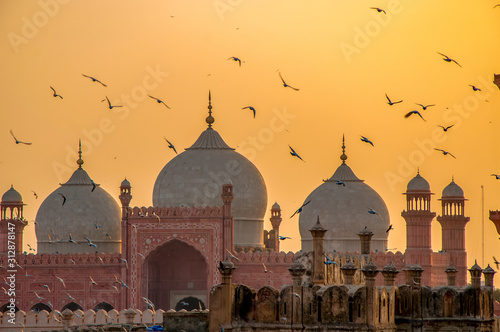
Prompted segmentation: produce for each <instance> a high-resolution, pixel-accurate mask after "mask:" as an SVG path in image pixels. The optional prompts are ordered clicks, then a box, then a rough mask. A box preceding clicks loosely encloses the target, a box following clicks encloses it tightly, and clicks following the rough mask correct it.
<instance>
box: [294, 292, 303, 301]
mask: <svg viewBox="0 0 500 332" xmlns="http://www.w3.org/2000/svg"><path fill="white" fill-rule="evenodd" d="M292 294H293V296H295V297H298V298H299V299H300V300H302V298H301V297H300V295H299V294H297V293H292Z"/></svg>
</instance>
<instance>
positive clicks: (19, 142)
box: [10, 130, 31, 145]
mask: <svg viewBox="0 0 500 332" xmlns="http://www.w3.org/2000/svg"><path fill="white" fill-rule="evenodd" d="M10 134H11V135H12V137H14V140H15V141H16V144H24V145H31V143H28V142H23V141H20V140H18V139H17V138H16V136H14V133H13V132H12V130H11V131H10Z"/></svg>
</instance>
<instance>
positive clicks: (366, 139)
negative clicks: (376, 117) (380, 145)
mask: <svg viewBox="0 0 500 332" xmlns="http://www.w3.org/2000/svg"><path fill="white" fill-rule="evenodd" d="M361 141H363V142H366V143H368V144H371V145H372V146H375V145H373V142H372V141H370V140H369V139H368V138H366V137H364V136H361Z"/></svg>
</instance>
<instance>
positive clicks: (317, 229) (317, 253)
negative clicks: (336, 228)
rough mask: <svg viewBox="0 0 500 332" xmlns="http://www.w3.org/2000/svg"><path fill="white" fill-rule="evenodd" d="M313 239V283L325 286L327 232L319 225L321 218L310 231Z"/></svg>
mask: <svg viewBox="0 0 500 332" xmlns="http://www.w3.org/2000/svg"><path fill="white" fill-rule="evenodd" d="M309 232H311V235H312V238H313V255H314V256H313V271H314V272H313V283H314V284H315V285H324V284H325V264H324V263H323V262H324V256H323V255H324V254H325V251H324V244H323V238H324V237H325V233H326V232H327V230H326V229H325V228H324V227H323V226H321V224H320V223H319V216H318V220H317V221H316V224H315V225H314V226H313V227H312V228H311V229H310V230H309Z"/></svg>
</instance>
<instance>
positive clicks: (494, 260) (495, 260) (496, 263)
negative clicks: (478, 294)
mask: <svg viewBox="0 0 500 332" xmlns="http://www.w3.org/2000/svg"><path fill="white" fill-rule="evenodd" d="M493 263H495V265H496V266H497V270H498V265H499V264H500V263H499V262H498V261H497V259H496V258H495V256H493Z"/></svg>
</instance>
